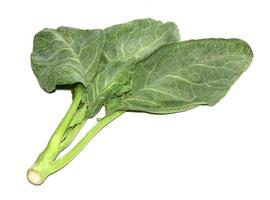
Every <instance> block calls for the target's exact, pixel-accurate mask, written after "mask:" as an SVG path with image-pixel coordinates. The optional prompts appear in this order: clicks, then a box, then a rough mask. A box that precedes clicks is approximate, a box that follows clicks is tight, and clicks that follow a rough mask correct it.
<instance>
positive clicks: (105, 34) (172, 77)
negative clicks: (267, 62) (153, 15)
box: [27, 19, 253, 185]
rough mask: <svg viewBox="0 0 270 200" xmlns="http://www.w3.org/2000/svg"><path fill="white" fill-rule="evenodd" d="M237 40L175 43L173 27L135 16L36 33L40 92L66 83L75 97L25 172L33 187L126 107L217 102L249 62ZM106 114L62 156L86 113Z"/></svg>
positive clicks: (173, 108)
mask: <svg viewBox="0 0 270 200" xmlns="http://www.w3.org/2000/svg"><path fill="white" fill-rule="evenodd" d="M252 57H253V54H252V51H251V48H250V47H249V45H248V44H247V43H246V42H244V41H242V40H239V39H220V38H217V39H213V38H210V39H200V40H189V41H183V42H180V37H179V31H178V28H177V26H176V25H175V24H174V23H172V22H169V23H162V22H160V21H156V20H153V19H140V20H134V21H130V22H128V23H124V24H119V25H115V26H112V27H109V28H106V29H104V30H81V29H75V28H68V27H60V28H57V29H43V30H42V31H40V32H39V33H37V34H36V36H35V39H34V47H33V52H32V55H31V61H32V69H33V71H34V74H35V75H36V77H37V79H38V81H39V84H40V86H41V87H42V89H43V90H45V91H46V92H54V91H55V90H57V89H61V88H71V91H72V94H73V101H72V104H71V106H70V108H69V109H68V111H67V113H66V115H65V116H64V118H63V120H62V121H61V123H60V124H59V126H58V127H57V129H56V130H55V132H54V133H53V135H52V137H51V139H50V140H49V142H48V145H47V147H46V148H45V149H44V151H43V152H41V154H40V155H39V157H38V158H37V160H36V162H35V163H34V165H33V166H32V167H31V168H30V169H29V170H28V173H27V177H28V180H29V181H30V182H31V183H33V184H36V185H39V184H42V183H43V181H44V180H45V179H46V178H47V177H48V176H49V175H50V174H52V173H54V172H56V171H58V170H60V169H61V168H63V167H64V166H65V165H67V164H68V163H69V162H70V161H71V160H72V159H73V158H74V157H75V156H76V155H78V154H79V152H80V151H81V150H82V149H83V148H84V147H85V146H86V145H87V143H88V142H89V141H90V140H91V139H92V138H93V137H94V136H95V135H96V134H97V133H98V132H99V131H100V130H101V129H102V128H103V127H104V126H106V125H107V124H108V123H110V122H111V121H113V120H114V119H115V118H117V117H118V116H120V115H121V114H123V113H124V112H127V111H140V112H147V113H155V114H168V113H176V112H182V111H186V110H189V109H192V108H195V107H197V106H199V105H209V106H213V105H215V104H216V103H217V102H218V101H219V100H220V99H221V98H222V97H224V96H225V94H226V93H227V92H228V90H229V89H230V87H231V86H232V84H233V83H234V82H235V81H236V80H237V79H238V78H239V76H240V75H241V74H242V73H243V72H244V71H245V70H246V69H247V68H248V66H249V65H250V63H251V61H252ZM103 106H104V107H105V110H106V114H105V116H104V118H102V119H100V120H98V122H97V124H96V125H95V126H94V127H93V128H92V129H91V130H90V131H89V132H88V133H86V135H85V136H84V137H83V138H82V139H81V140H80V141H79V142H78V143H77V144H76V145H75V146H74V147H73V148H72V149H71V150H70V151H69V152H68V153H66V154H65V155H63V156H61V157H60V158H58V156H59V154H60V153H61V152H62V151H63V150H64V149H65V148H66V147H68V146H69V145H70V144H71V143H72V141H73V140H74V138H75V137H76V136H77V134H78V132H79V131H80V129H81V128H82V126H83V125H84V124H85V122H86V121H87V119H89V118H92V117H94V116H95V115H96V114H97V113H98V112H99V110H100V109H101V108H102V107H103Z"/></svg>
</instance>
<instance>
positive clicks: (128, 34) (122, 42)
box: [85, 19, 179, 116]
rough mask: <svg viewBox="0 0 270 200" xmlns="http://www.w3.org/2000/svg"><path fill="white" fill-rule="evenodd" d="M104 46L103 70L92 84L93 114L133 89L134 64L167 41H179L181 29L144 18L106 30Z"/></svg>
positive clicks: (170, 23)
mask: <svg viewBox="0 0 270 200" xmlns="http://www.w3.org/2000/svg"><path fill="white" fill-rule="evenodd" d="M104 31H105V34H106V37H107V41H106V44H105V46H104V49H103V52H102V55H101V61H100V66H99V73H98V74H97V75H96V77H95V78H94V80H93V81H90V82H89V84H88V90H87V96H86V97H85V99H86V101H87V102H88V104H89V105H90V110H89V116H93V115H95V114H96V113H97V112H98V111H99V109H100V108H101V107H102V105H103V103H104V101H109V99H110V98H113V97H114V96H119V95H122V94H123V93H126V92H127V91H129V90H130V88H131V85H132V82H131V80H132V76H133V73H134V66H135V64H136V63H137V62H139V61H141V60H143V59H145V58H146V57H148V56H149V55H150V54H152V53H153V52H154V51H155V50H157V49H158V48H159V47H161V46H162V45H164V44H170V43H173V42H177V41H179V31H178V28H177V26H176V25H175V24H174V23H172V22H168V23H162V22H160V21H156V20H153V19H140V20H134V21H131V22H128V23H124V24H119V25H115V26H112V27H109V28H107V29H105V30H104Z"/></svg>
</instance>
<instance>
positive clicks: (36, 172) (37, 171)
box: [28, 111, 124, 185]
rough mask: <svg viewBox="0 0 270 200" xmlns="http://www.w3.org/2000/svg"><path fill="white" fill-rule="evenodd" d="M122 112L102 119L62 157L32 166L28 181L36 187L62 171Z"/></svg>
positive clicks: (121, 112)
mask: <svg viewBox="0 0 270 200" xmlns="http://www.w3.org/2000/svg"><path fill="white" fill-rule="evenodd" d="M123 113H124V111H117V112H115V113H113V114H111V115H109V116H107V117H104V118H103V119H101V120H100V121H98V122H97V124H96V125H95V126H94V127H93V128H92V129H91V130H90V131H89V132H88V133H87V134H86V135H85V136H84V137H83V138H82V139H81V140H80V141H79V142H78V144H76V145H75V146H74V147H73V148H72V149H71V150H70V151H69V152H68V153H67V154H65V155H64V156H63V157H61V158H59V159H57V160H54V161H49V162H47V163H44V164H43V165H42V166H35V165H34V166H33V167H32V168H31V169H30V170H29V171H28V180H29V181H30V182H31V183H33V184H36V185H40V184H42V183H43V182H44V180H45V179H46V178H47V177H48V176H49V175H50V174H52V173H54V172H56V171H58V170H60V169H62V168H63V167H65V166H66V165H67V164H68V163H69V162H71V161H72V160H73V159H74V158H75V157H76V156H77V155H78V154H79V153H80V152H81V151H82V150H83V148H84V147H85V146H86V145H87V144H88V143H89V142H90V141H91V140H92V139H93V138H94V137H95V135H96V134H97V133H98V132H99V131H100V130H102V129H103V128H104V127H105V126H106V125H107V124H109V123H110V122H112V121H113V120H114V119H116V118H117V117H119V116H120V115H121V114H123Z"/></svg>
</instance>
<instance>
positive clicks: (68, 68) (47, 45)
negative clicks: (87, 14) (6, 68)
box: [31, 27, 106, 92]
mask: <svg viewBox="0 0 270 200" xmlns="http://www.w3.org/2000/svg"><path fill="white" fill-rule="evenodd" d="M105 41H106V37H105V34H104V32H103V31H102V30H80V29H75V28H67V27H60V28H58V29H56V30H55V29H44V30H42V31H40V32H39V33H37V34H36V36H35V39H34V47H33V53H32V55H31V61H32V69H33V71H34V73H35V75H36V77H37V79H38V81H39V83H40V85H41V87H42V88H43V89H44V90H45V91H47V92H52V91H54V90H55V88H56V86H60V85H67V84H74V83H82V84H83V85H84V86H85V87H86V86H87V83H88V82H89V81H90V80H91V79H92V78H93V77H94V76H95V75H96V73H97V69H98V66H99V60H100V55H101V52H102V50H103V47H104V44H105Z"/></svg>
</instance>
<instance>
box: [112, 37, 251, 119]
mask: <svg viewBox="0 0 270 200" xmlns="http://www.w3.org/2000/svg"><path fill="white" fill-rule="evenodd" d="M252 57H253V55H252V51H251V49H250V47H249V46H248V44H247V43H245V42H244V41H242V40H239V39H227V40H226V39H203V40H190V41H184V42H180V43H175V44H170V45H165V46H164V47H161V48H160V49H159V50H157V51H156V52H155V53H154V54H152V55H151V56H150V57H149V58H147V59H146V60H144V61H142V62H141V63H139V64H138V65H137V66H136V67H135V69H136V71H135V75H134V80H133V86H132V89H131V91H130V92H129V93H127V94H126V95H124V96H122V97H120V98H115V99H114V100H112V101H110V102H109V103H107V114H110V113H112V112H114V111H116V110H130V111H143V112H149V113H160V114H165V113H174V112H181V111H185V110H188V109H191V108H194V107H197V106H199V105H210V106H212V105H214V104H216V103H217V102H218V101H219V100H220V99H221V98H222V97H224V96H225V94H226V93H227V91H228V90H229V88H230V87H231V86H232V84H233V83H234V82H235V81H236V80H237V79H238V78H239V76H240V75H241V74H242V73H243V72H244V71H245V70H246V69H247V68H248V66H249V65H250V63H251V60H252Z"/></svg>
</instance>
